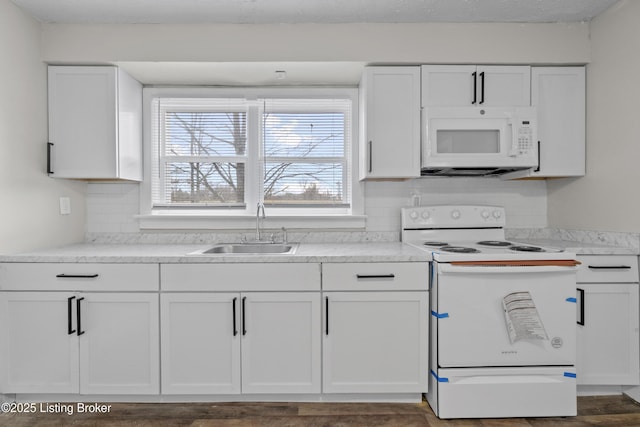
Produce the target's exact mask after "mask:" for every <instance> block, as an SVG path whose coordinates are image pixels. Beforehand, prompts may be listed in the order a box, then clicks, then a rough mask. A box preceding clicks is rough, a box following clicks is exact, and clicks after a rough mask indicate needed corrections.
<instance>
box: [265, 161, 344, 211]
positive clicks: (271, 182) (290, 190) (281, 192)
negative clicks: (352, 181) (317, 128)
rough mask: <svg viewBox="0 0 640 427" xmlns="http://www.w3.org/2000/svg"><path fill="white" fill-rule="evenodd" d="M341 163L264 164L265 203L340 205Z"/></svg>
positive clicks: (342, 201) (342, 200) (341, 189)
mask: <svg viewBox="0 0 640 427" xmlns="http://www.w3.org/2000/svg"><path fill="white" fill-rule="evenodd" d="M343 172H344V170H343V165H342V163H291V162H289V163H283V162H267V163H265V183H264V200H265V203H272V204H276V203H284V204H305V203H313V204H343V203H346V202H347V201H346V198H345V195H344V189H343Z"/></svg>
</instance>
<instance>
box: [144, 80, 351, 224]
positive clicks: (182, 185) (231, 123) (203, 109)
mask: <svg viewBox="0 0 640 427" xmlns="http://www.w3.org/2000/svg"><path fill="white" fill-rule="evenodd" d="M274 91H277V94H276V95H277V96H259V95H258V94H254V93H251V90H246V91H245V94H244V95H245V96H242V97H239V96H238V97H232V96H221V95H229V93H230V92H229V91H226V92H224V93H222V94H219V93H217V92H216V91H215V90H212V89H208V90H207V89H202V92H199V91H197V90H195V89H190V90H178V89H173V90H171V89H151V90H147V89H145V99H146V103H147V104H146V105H148V106H149V107H150V108H149V114H148V116H147V117H148V122H147V123H146V126H145V134H146V135H147V136H146V138H145V139H146V141H147V142H146V147H147V152H148V153H150V154H149V158H147V162H148V163H147V166H148V167H147V170H149V173H147V175H146V177H145V183H144V185H143V195H142V197H141V198H146V197H148V202H147V201H145V202H143V208H142V212H143V216H144V214H145V213H146V214H148V215H149V214H151V215H166V216H170V215H173V216H178V215H182V216H184V215H191V216H193V215H200V216H210V217H218V218H220V217H234V216H236V217H239V216H245V217H246V216H248V215H252V216H253V215H255V210H256V205H257V203H264V204H265V206H266V207H267V209H268V215H281V216H291V217H300V216H314V215H316V216H317V215H325V216H326V215H336V216H345V215H347V216H349V215H351V216H352V215H354V213H355V214H357V213H358V210H359V208H358V205H359V201H358V200H355V204H354V197H353V196H354V192H353V188H354V185H353V176H354V171H353V167H354V165H355V164H356V162H354V157H355V156H354V155H353V152H354V144H353V141H352V139H353V136H354V134H355V131H354V118H353V116H354V107H356V106H354V102H355V96H354V90H353V89H351V90H338V91H337V92H336V93H331V91H328V90H326V89H318V90H314V89H307V90H302V89H298V90H295V91H287V90H286V89H279V90H276V89H274ZM263 92H267V95H269V91H268V90H267V91H263ZM345 93H346V94H345ZM203 94H204V95H203ZM233 94H234V95H235V93H233ZM247 94H248V96H247ZM336 94H338V95H340V96H335V95H336ZM193 95H197V96H193ZM206 95H210V96H206ZM287 95H294V96H287ZM332 95H333V96H332ZM355 175H356V176H357V173H356V174H355ZM356 182H357V181H356ZM145 188H147V190H144V189H145ZM145 193H146V194H145ZM355 194H356V199H357V198H358V194H359V191H358V189H356V193H355ZM354 207H355V209H354Z"/></svg>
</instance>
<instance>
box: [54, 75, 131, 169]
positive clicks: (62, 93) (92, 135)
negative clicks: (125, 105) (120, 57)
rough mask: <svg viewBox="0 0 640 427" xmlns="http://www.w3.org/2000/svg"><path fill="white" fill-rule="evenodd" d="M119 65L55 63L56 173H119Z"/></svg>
mask: <svg viewBox="0 0 640 427" xmlns="http://www.w3.org/2000/svg"><path fill="white" fill-rule="evenodd" d="M116 91H117V88H116V68H115V67H65V66H51V67H49V142H50V143H53V144H54V145H53V146H52V147H51V156H52V158H51V164H52V169H53V175H52V176H53V177H58V178H114V177H116V176H117V162H116V156H117V145H116V144H117V137H118V136H117V128H116V124H117V121H116V114H117V104H116V93H117V92H116Z"/></svg>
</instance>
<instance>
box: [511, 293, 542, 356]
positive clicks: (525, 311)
mask: <svg viewBox="0 0 640 427" xmlns="http://www.w3.org/2000/svg"><path fill="white" fill-rule="evenodd" d="M502 308H503V309H504V318H505V320H506V322H507V331H508V332H509V340H510V341H511V344H513V343H515V342H516V341H519V340H549V337H548V336H547V331H546V330H545V329H544V326H543V325H542V319H540V315H539V314H538V310H537V309H536V305H535V304H534V302H533V298H531V294H530V293H529V292H513V293H510V294H508V295H506V296H505V297H504V298H502Z"/></svg>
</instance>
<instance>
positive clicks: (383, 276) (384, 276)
mask: <svg viewBox="0 0 640 427" xmlns="http://www.w3.org/2000/svg"><path fill="white" fill-rule="evenodd" d="M395 277H396V275H395V274H356V278H358V279H393V278H395Z"/></svg>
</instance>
